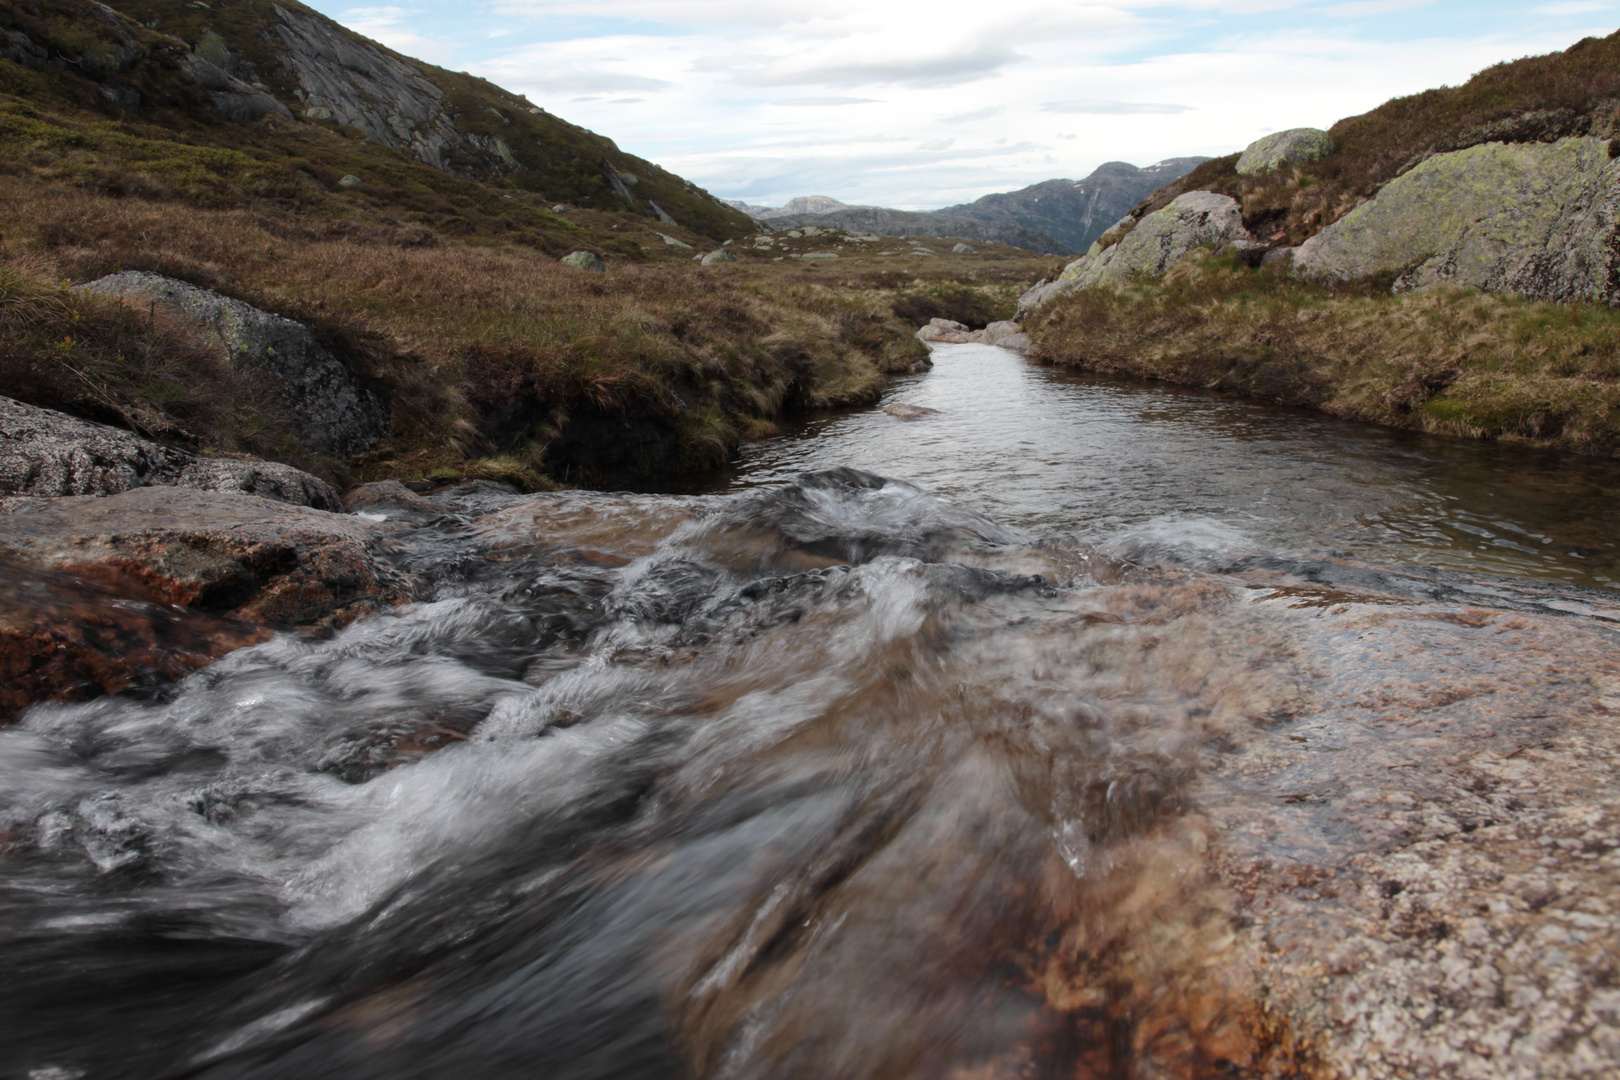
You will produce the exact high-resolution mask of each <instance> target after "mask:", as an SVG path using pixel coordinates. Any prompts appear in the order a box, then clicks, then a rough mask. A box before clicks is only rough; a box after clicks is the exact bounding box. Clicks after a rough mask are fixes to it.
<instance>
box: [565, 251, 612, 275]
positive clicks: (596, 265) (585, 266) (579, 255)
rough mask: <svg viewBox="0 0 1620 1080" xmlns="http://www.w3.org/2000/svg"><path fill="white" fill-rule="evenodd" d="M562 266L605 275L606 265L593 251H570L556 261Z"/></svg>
mask: <svg viewBox="0 0 1620 1080" xmlns="http://www.w3.org/2000/svg"><path fill="white" fill-rule="evenodd" d="M558 261H559V262H561V263H562V264H563V265H564V266H572V267H573V268H574V269H575V270H586V271H589V272H590V273H593V274H605V273H607V264H606V263H604V262H603V261H602V256H600V255H598V254H596V253H595V252H594V251H572V252H569V253H568V254H567V255H564V256H563V257H562V258H561V259H559V260H558Z"/></svg>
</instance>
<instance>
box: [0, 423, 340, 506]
mask: <svg viewBox="0 0 1620 1080" xmlns="http://www.w3.org/2000/svg"><path fill="white" fill-rule="evenodd" d="M151 486H160V487H181V488H192V489H195V490H199V491H235V492H241V493H244V494H248V495H257V496H259V497H260V498H263V499H271V500H274V501H276V502H284V503H292V504H295V505H298V506H310V507H315V508H316V509H320V510H341V509H342V508H343V504H342V501H341V500H340V499H339V498H338V494H337V492H336V491H334V490H332V487H331V485H330V484H328V483H326V481H324V480H321V479H319V478H317V477H314V476H311V475H310V474H309V473H306V472H304V471H302V470H300V469H295V468H293V467H292V466H291V465H282V464H279V463H277V462H273V461H242V460H237V459H235V458H217V457H204V456H201V455H198V454H193V453H191V452H190V451H187V450H180V449H177V448H175V447H172V446H164V445H162V444H160V443H155V442H152V441H151V440H149V439H143V438H141V437H140V436H139V435H135V434H133V433H131V432H128V431H124V430H123V429H122V428H115V427H109V426H107V425H106V424H97V423H93V422H92V421H89V420H80V419H79V418H77V417H73V416H69V415H67V414H66V413H61V412H57V411H56V410H54V409H42V408H39V407H37V406H34V405H27V404H24V403H23V402H20V401H13V400H12V399H11V398H6V397H0V509H4V510H19V509H28V508H29V504H30V503H34V502H35V501H36V500H44V499H53V498H60V497H62V496H65V495H114V494H117V493H119V492H122V491H129V490H131V489H133V488H138V487H151Z"/></svg>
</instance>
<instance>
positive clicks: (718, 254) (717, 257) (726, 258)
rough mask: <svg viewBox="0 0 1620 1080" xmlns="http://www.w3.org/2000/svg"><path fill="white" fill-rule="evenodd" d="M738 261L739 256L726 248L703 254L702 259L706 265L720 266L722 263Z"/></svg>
mask: <svg viewBox="0 0 1620 1080" xmlns="http://www.w3.org/2000/svg"><path fill="white" fill-rule="evenodd" d="M736 261H737V256H735V255H733V254H732V253H731V252H729V251H727V250H726V249H725V248H718V249H716V250H714V251H711V252H709V253H708V254H707V255H705V256H703V259H702V263H703V265H704V266H718V265H719V264H721V263H734V262H736Z"/></svg>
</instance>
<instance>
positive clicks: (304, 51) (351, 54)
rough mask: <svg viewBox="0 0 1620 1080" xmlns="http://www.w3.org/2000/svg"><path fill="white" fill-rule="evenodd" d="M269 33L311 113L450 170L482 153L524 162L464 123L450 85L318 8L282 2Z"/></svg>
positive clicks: (490, 159)
mask: <svg viewBox="0 0 1620 1080" xmlns="http://www.w3.org/2000/svg"><path fill="white" fill-rule="evenodd" d="M275 13H276V21H275V22H274V23H272V24H271V27H270V29H269V31H268V32H269V33H271V34H274V36H275V38H276V40H277V41H279V42H280V44H282V45H283V46H285V47H286V53H285V54H284V55H285V60H284V63H285V65H286V67H287V69H288V70H289V71H290V73H291V74H292V75H293V76H294V78H296V80H297V82H298V94H299V100H300V102H301V103H302V104H303V106H304V115H305V116H307V117H309V118H310V119H312V120H332V121H335V122H336V123H339V124H342V125H344V126H345V127H356V128H359V129H360V130H361V131H364V132H365V133H366V137H367V138H369V139H371V140H373V141H374V142H379V143H382V144H383V145H384V146H387V147H391V148H393V149H395V150H398V151H399V152H400V153H402V154H405V155H407V156H409V157H413V158H416V159H417V160H418V161H421V162H424V163H426V164H428V165H432V166H433V167H434V168H436V169H442V170H444V171H446V172H449V171H452V164H453V159H454V158H455V157H456V156H458V155H461V156H466V157H471V158H473V159H475V160H476V161H477V162H479V164H480V165H481V167H482V168H483V169H486V170H489V171H492V172H496V173H502V172H514V171H517V170H518V169H520V168H521V166H520V165H519V163H518V161H517V159H516V158H515V157H514V156H513V154H512V149H511V147H510V146H508V145H507V144H506V142H505V141H504V140H502V139H501V138H499V137H498V136H495V135H477V134H472V133H469V132H465V131H461V130H459V129H458V128H457V127H456V125H455V123H454V121H453V120H452V119H451V116H450V109H449V107H448V106H447V104H446V102H445V95H444V91H443V90H441V89H439V88H438V87H437V86H435V85H434V84H433V83H432V82H431V81H429V80H428V78H427V76H425V75H424V74H423V73H422V70H421V69H420V68H418V67H417V66H416V65H415V64H413V63H411V62H410V61H408V60H405V59H402V58H401V57H398V56H394V55H392V54H390V53H387V52H385V51H384V50H382V49H380V48H378V47H377V46H376V45H373V44H372V43H371V42H369V41H365V40H363V39H359V40H357V39H355V38H353V37H350V36H348V35H346V34H344V33H343V32H342V31H341V30H340V29H339V28H338V27H337V26H336V24H334V23H331V22H329V21H328V20H326V19H322V18H320V17H319V16H316V15H314V14H313V13H305V12H303V11H296V10H293V9H291V8H286V7H282V6H281V5H280V4H277V5H275Z"/></svg>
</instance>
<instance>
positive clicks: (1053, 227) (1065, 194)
mask: <svg viewBox="0 0 1620 1080" xmlns="http://www.w3.org/2000/svg"><path fill="white" fill-rule="evenodd" d="M1208 160H1209V159H1208V158H1203V157H1180V158H1169V159H1167V160H1165V161H1160V162H1158V163H1156V164H1153V165H1149V166H1147V167H1146V168H1137V167H1136V166H1135V165H1131V164H1129V163H1127V162H1124V161H1110V162H1107V163H1105V164H1102V165H1099V166H1097V168H1096V169H1095V170H1093V172H1092V173H1091V175H1090V176H1088V177H1086V178H1085V179H1084V180H1046V181H1043V182H1041V183H1039V184H1031V185H1030V186H1029V187H1027V188H1022V189H1020V190H1018V191H1009V192H1000V193H997V194H994V195H986V196H984V197H983V198H981V199H976V200H974V201H973V202H970V203H962V204H960V205H958V206H947V207H944V208H943V209H941V210H939V211H938V212H939V213H941V214H948V215H950V216H952V217H959V218H972V219H974V220H976V221H988V222H996V221H1000V222H1007V223H1009V224H1013V225H1018V226H1021V227H1023V228H1026V229H1033V230H1035V231H1037V232H1041V233H1045V234H1046V235H1047V236H1050V237H1052V238H1053V239H1054V240H1057V241H1058V242H1059V243H1061V244H1063V245H1064V246H1065V248H1066V250H1065V251H1061V252H1054V253H1053V254H1069V253H1079V252H1083V251H1085V250H1086V248H1088V247H1090V246H1091V244H1092V242H1093V241H1094V240H1096V239H1097V238H1098V237H1099V236H1101V235H1102V234H1103V233H1104V232H1106V231H1107V230H1108V227H1109V226H1110V225H1112V224H1114V222H1116V221H1118V220H1119V219H1120V218H1122V217H1124V216H1125V215H1126V214H1127V213H1129V212H1130V210H1131V207H1133V206H1135V205H1136V204H1137V203H1138V202H1140V201H1141V200H1142V199H1144V198H1146V197H1147V196H1148V195H1150V194H1152V193H1153V192H1154V191H1156V190H1158V189H1159V188H1161V187H1163V186H1164V185H1166V184H1169V183H1173V182H1175V181H1176V180H1179V179H1181V177H1183V176H1185V175H1186V174H1188V173H1190V172H1192V171H1193V169H1195V168H1197V167H1198V166H1199V165H1201V164H1203V163H1204V162H1206V161H1208Z"/></svg>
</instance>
